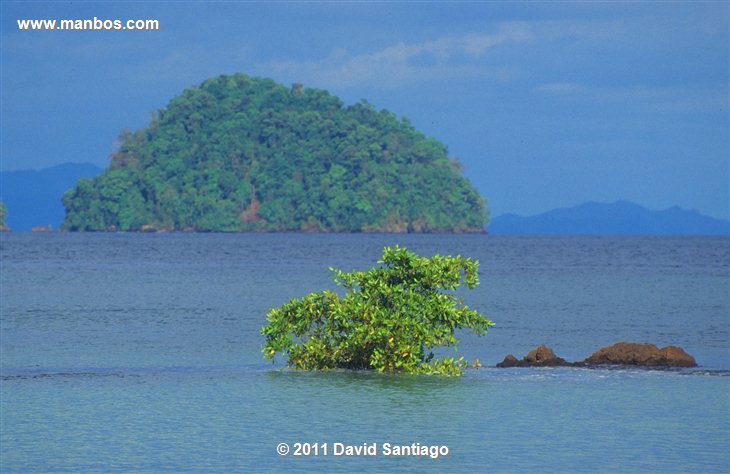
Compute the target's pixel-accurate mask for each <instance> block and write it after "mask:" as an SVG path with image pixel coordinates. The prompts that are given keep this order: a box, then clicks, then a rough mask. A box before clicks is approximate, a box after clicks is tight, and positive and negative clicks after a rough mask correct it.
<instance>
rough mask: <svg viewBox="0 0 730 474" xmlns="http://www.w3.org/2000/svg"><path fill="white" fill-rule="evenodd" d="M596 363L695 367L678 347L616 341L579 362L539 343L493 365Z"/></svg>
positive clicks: (568, 365)
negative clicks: (528, 351) (522, 355)
mask: <svg viewBox="0 0 730 474" xmlns="http://www.w3.org/2000/svg"><path fill="white" fill-rule="evenodd" d="M599 365H630V366H641V367H697V362H696V361H695V359H694V357H692V356H691V355H689V354H687V353H686V352H685V351H684V350H683V349H682V348H681V347H676V346H667V347H664V348H662V349H659V348H658V347H657V346H655V345H654V344H639V343H629V342H619V343H617V344H614V345H612V346H609V347H604V348H602V349H599V350H598V351H596V352H594V353H593V354H592V355H591V356H590V357H588V358H587V359H585V360H583V361H582V362H567V361H566V360H565V359H562V358H560V357H558V356H556V355H555V353H554V352H553V350H552V349H550V348H549V347H546V346H539V347H537V348H536V349H534V350H532V351H530V353H529V354H527V355H526V356H525V357H524V358H522V360H519V359H517V358H516V357H515V356H513V355H512V354H509V355H508V356H507V357H505V358H504V360H503V361H502V362H500V363H499V364H497V367H502V368H504V367H593V366H599Z"/></svg>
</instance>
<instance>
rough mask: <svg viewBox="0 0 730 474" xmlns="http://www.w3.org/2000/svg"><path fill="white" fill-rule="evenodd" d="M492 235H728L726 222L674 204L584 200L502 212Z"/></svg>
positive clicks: (496, 220) (493, 224) (495, 219)
mask: <svg viewBox="0 0 730 474" xmlns="http://www.w3.org/2000/svg"><path fill="white" fill-rule="evenodd" d="M489 233H491V234H495V235H515V234H524V235H730V221H728V220H722V219H715V218H712V217H708V216H705V215H703V214H700V213H699V212H698V211H696V210H687V209H682V208H680V207H678V206H674V207H671V208H669V209H666V210H663V211H652V210H650V209H647V208H645V207H642V206H640V205H638V204H635V203H632V202H628V201H616V202H613V203H598V202H592V201H591V202H586V203H583V204H580V205H577V206H574V207H569V208H561V209H555V210H552V211H548V212H545V213H542V214H538V215H534V216H527V217H523V216H518V215H515V214H504V215H501V216H499V217H496V218H494V219H493V220H492V223H491V225H490V226H489Z"/></svg>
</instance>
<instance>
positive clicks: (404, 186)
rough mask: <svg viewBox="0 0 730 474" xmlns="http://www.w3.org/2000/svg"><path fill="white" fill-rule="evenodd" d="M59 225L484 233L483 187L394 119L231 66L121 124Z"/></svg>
mask: <svg viewBox="0 0 730 474" xmlns="http://www.w3.org/2000/svg"><path fill="white" fill-rule="evenodd" d="M63 202H64V205H65V206H66V210H67V213H66V219H65V220H64V222H63V228H64V229H66V230H70V231H118V230H121V231H156V230H157V231H161V230H165V231H167V230H173V231H174V230H177V231H198V232H248V231H267V232H272V231H317V232H483V231H484V228H485V225H486V224H487V222H488V219H489V217H488V211H487V209H486V206H485V202H484V199H482V197H481V196H480V195H479V194H478V192H477V191H476V189H474V187H473V186H472V185H471V183H470V182H469V181H468V180H467V179H466V178H465V177H463V176H461V165H460V163H459V162H458V161H457V160H456V159H455V158H452V157H449V155H448V151H447V148H446V145H444V144H443V143H440V142H439V141H437V140H435V139H433V138H430V137H427V136H426V135H424V134H423V133H421V132H419V131H417V130H416V129H414V128H413V127H412V126H411V124H410V123H409V122H408V121H407V120H406V119H399V118H398V117H397V116H396V115H395V114H393V113H391V112H388V111H386V110H380V111H378V110H375V109H374V108H373V107H372V106H371V105H370V104H368V103H367V102H365V101H362V102H359V103H357V104H355V105H352V106H345V105H344V104H343V102H342V101H341V100H340V99H338V98H337V97H334V96H332V95H330V94H329V93H327V92H326V91H323V90H318V89H310V88H305V87H303V86H302V85H301V84H295V85H294V86H292V87H284V86H282V85H280V84H277V83H275V82H274V81H272V80H271V79H260V78H254V77H249V76H246V75H244V74H234V75H232V76H220V77H216V78H212V79H209V80H207V81H205V82H203V83H202V84H200V86H197V87H192V88H190V89H187V90H185V91H183V92H182V94H180V95H179V96H178V97H175V98H173V99H172V100H171V101H170V103H169V105H168V106H167V108H165V109H163V110H160V111H159V113H158V114H157V115H156V116H155V118H154V119H153V120H152V123H150V125H149V127H147V128H145V129H141V130H138V131H136V132H134V133H131V132H123V133H122V136H121V137H120V146H119V149H118V151H116V152H115V153H113V154H112V161H111V164H110V167H109V169H107V170H105V171H104V173H103V174H101V175H100V176H98V177H97V178H94V179H91V180H82V181H80V182H79V183H78V185H77V186H76V187H75V188H74V189H73V190H72V191H69V192H68V193H67V194H66V195H64V198H63Z"/></svg>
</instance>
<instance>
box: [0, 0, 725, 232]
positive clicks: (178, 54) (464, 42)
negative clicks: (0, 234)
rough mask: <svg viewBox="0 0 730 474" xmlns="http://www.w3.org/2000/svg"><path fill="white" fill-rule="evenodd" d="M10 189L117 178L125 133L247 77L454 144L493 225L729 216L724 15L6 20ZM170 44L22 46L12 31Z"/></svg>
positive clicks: (570, 9) (232, 11) (318, 13)
mask: <svg viewBox="0 0 730 474" xmlns="http://www.w3.org/2000/svg"><path fill="white" fill-rule="evenodd" d="M0 5H2V6H1V8H2V12H1V16H2V28H1V29H2V31H1V32H0V35H2V36H1V39H2V45H1V48H2V49H1V52H2V71H1V73H0V74H1V76H0V78H1V84H2V90H1V92H0V94H1V99H2V105H1V112H2V142H1V150H0V153H1V154H0V159H1V162H0V165H1V167H2V169H3V170H5V171H9V170H18V169H33V168H35V169H38V168H44V167H48V166H52V165H54V164H57V163H63V162H70V161H72V162H90V163H94V164H97V165H100V166H106V164H107V163H108V156H109V154H110V153H111V152H112V151H113V150H114V147H115V142H116V138H117V136H118V135H119V132H120V130H121V129H123V128H128V129H132V130H134V129H138V128H141V127H144V126H145V125H146V124H147V123H148V121H149V119H150V116H151V113H152V112H153V111H155V110H157V109H160V108H163V107H164V106H165V105H166V104H167V103H168V102H169V100H170V99H171V98H172V97H174V96H175V95H177V94H179V93H180V92H181V91H182V90H183V89H185V88H187V87H190V86H192V85H194V84H198V83H200V82H202V81H203V80H205V79H206V78H208V77H212V76H217V75H220V74H231V73H234V72H244V73H247V74H250V75H255V76H262V77H271V78H273V79H274V80H276V81H278V82H281V83H283V84H286V85H290V84H292V83H295V82H300V83H303V84H304V85H305V86H307V87H317V88H323V89H326V90H328V91H329V92H330V93H332V94H334V95H337V96H339V97H341V98H342V99H343V100H344V101H345V102H346V103H354V102H356V101H358V100H360V99H362V98H364V99H366V100H367V101H368V102H370V103H371V104H373V105H374V106H375V107H376V108H386V109H388V110H390V111H392V112H394V113H396V114H397V115H403V116H406V117H408V118H409V119H410V121H411V123H412V124H413V125H414V126H415V127H416V128H417V129H419V130H421V131H423V132H425V133H427V134H428V135H431V136H433V137H435V138H437V139H439V140H440V141H442V142H444V143H446V144H447V145H448V147H449V151H450V153H451V154H452V155H453V156H457V157H458V158H459V159H460V160H461V161H462V163H463V164H464V165H465V171H464V174H465V175H466V176H467V177H468V178H469V179H470V180H471V181H472V183H473V184H474V185H475V186H476V187H477V189H478V190H479V191H480V193H481V194H482V195H483V196H485V197H486V198H487V199H488V200H489V203H490V207H491V208H492V212H493V214H494V215H500V214H503V213H507V212H514V213H518V214H535V213H539V212H542V211H546V210H549V209H552V208H555V207H566V206H571V205H574V204H578V203H581V202H583V201H587V200H595V201H602V202H610V201H615V200H619V199H626V200H631V201H634V202H637V203H639V204H642V205H644V206H646V207H649V208H651V209H664V208H667V207H670V206H673V205H679V206H682V207H685V208H693V209H697V210H699V211H701V212H703V213H705V214H708V215H711V216H713V217H720V218H728V217H730V190H729V187H730V158H729V157H728V152H729V149H730V144H729V138H728V135H729V133H730V132H729V129H730V123H729V104H730V95H729V91H728V71H729V70H730V67H729V64H728V55H729V52H728V48H729V45H730V38H729V33H728V30H729V26H728V21H729V20H728V19H729V17H730V15H729V11H728V3H727V2H705V3H702V2H692V3H689V2H687V3H684V2H666V3H658V2H652V3H649V2H646V3H642V2H627V3H619V2H611V3H601V2H587V3H581V2H566V3H560V2H551V3H546V2H545V3H543V2H531V3H516V2H509V3H502V2H463V3H460V2H451V3H439V2H429V3H419V2H339V3H316V2H315V3H313V2H306V3H305V2H282V3H273V4H272V3H270V2H268V3H266V2H207V3H191V2H174V1H172V2H124V3H122V2H118V3H115V2H103V3H102V2H98V3H97V2H53V3H52V2H12V1H10V2H8V1H4V2H2V3H0ZM94 17H97V18H100V19H122V20H127V19H148V18H149V19H157V20H159V21H160V24H161V30H160V31H149V32H131V31H122V32H98V31H87V32H78V31H47V32H40V31H19V29H18V26H17V20H18V19H44V18H47V19H59V20H60V19H86V18H94Z"/></svg>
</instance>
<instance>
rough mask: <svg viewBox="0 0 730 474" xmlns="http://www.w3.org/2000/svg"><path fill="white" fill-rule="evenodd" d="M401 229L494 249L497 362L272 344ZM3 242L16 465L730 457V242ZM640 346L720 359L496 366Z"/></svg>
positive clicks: (163, 467) (5, 341) (461, 463)
mask: <svg viewBox="0 0 730 474" xmlns="http://www.w3.org/2000/svg"><path fill="white" fill-rule="evenodd" d="M395 244H399V245H401V246H405V247H408V248H409V250H412V251H414V252H416V253H418V254H420V255H426V256H430V255H433V254H436V253H439V254H442V255H444V254H452V255H455V254H461V255H464V256H469V257H473V258H476V259H479V260H480V262H481V267H480V280H481V285H480V286H479V287H478V288H476V289H475V290H472V291H468V292H465V294H464V297H465V299H466V302H467V303H468V304H469V305H470V306H471V307H473V308H475V309H478V310H479V311H481V312H482V313H484V314H486V315H487V316H488V317H490V318H491V319H492V320H494V321H495V322H496V326H495V327H493V328H492V329H490V331H489V333H488V334H487V335H486V336H484V337H482V338H476V337H474V336H472V335H470V334H462V344H461V346H460V348H459V353H460V354H463V355H465V356H466V357H467V358H468V359H470V360H473V359H474V358H478V359H479V360H480V361H482V363H484V364H485V366H486V367H485V368H484V369H481V370H470V371H469V372H468V373H467V374H466V375H465V376H464V377H460V378H443V377H429V376H407V375H383V374H375V373H369V372H347V371H333V372H312V373H304V372H297V371H290V370H283V369H282V365H281V364H280V363H279V364H271V363H268V362H266V361H265V360H264V359H263V357H262V356H261V353H260V348H261V345H262V343H263V340H262V338H261V337H260V336H259V331H260V328H261V327H262V326H263V325H264V324H265V316H266V313H267V311H268V309H270V308H272V307H276V306H280V305H281V304H283V303H285V302H286V301H288V300H289V299H290V298H293V297H301V296H304V295H306V294H307V293H309V292H312V291H320V290H322V289H325V288H330V289H334V288H335V286H334V283H332V281H331V278H330V274H329V271H328V270H327V268H328V267H329V266H334V267H338V268H342V269H343V270H353V269H366V268H369V267H371V266H372V265H373V264H374V263H375V261H377V260H378V259H379V258H380V256H381V254H382V249H383V247H384V246H386V245H395ZM0 258H1V264H2V267H1V271H0V278H1V279H0V297H1V299H2V301H0V317H1V320H0V360H1V364H0V472H3V473H13V472H22V473H25V472H88V471H92V472H125V471H133V472H170V471H174V472H306V471H315V470H318V471H325V472H361V471H370V470H376V471H386V472H465V471H476V472H489V471H503V472H504V471H517V472H537V471H539V472H659V471H662V472H728V471H730V239H727V238H659V237H654V238H641V237H497V236H486V235H311V234H306V235H300V234H254V235H252V234H244V235H219V234H58V233H55V234H6V235H2V237H1V240H0ZM619 341H630V342H651V343H655V344H657V345H659V346H660V347H662V346H664V345H668V344H673V345H679V346H682V347H683V348H685V349H686V350H687V351H688V352H689V353H690V354H692V355H693V356H694V357H695V358H696V359H697V362H698V364H699V365H700V367H699V368H697V369H682V370H641V369H619V368H604V369H575V368H556V369H496V368H494V367H493V366H494V364H496V363H497V362H499V361H501V360H502V358H503V357H504V356H505V355H506V354H507V353H513V354H515V355H516V356H517V357H522V356H524V355H525V354H526V353H527V352H528V351H529V350H531V349H532V348H534V347H535V346H537V345H539V344H547V345H548V346H550V347H552V348H553V349H554V350H555V352H556V353H557V355H559V356H561V357H564V358H566V359H568V360H582V359H583V358H585V357H587V356H588V355H590V354H591V353H592V352H593V351H595V350H597V349H598V348H600V347H603V346H607V345H610V344H613V343H615V342H619ZM452 353H453V352H452V351H451V350H448V351H446V354H448V355H450V354H452ZM280 443H287V445H288V446H289V448H290V451H289V453H288V454H287V455H280V454H278V453H277V447H278V446H279V445H280ZM297 443H300V445H301V446H302V451H304V452H309V453H310V455H309V456H295V455H294V451H295V449H296V448H297ZM386 443H389V444H390V445H391V446H402V445H408V446H410V445H412V444H414V443H418V445H419V446H424V447H425V448H424V449H426V450H427V451H428V450H430V451H429V453H432V454H435V456H433V455H426V456H414V455H410V456H395V455H392V452H391V455H387V450H386ZM315 444H316V445H317V448H316V453H317V455H315V454H314V453H315V448H314V445H315ZM346 445H349V446H355V447H363V445H365V447H367V448H368V450H369V452H370V453H372V452H373V448H376V449H377V456H373V455H368V456H366V455H360V456H345V455H336V452H335V451H336V449H339V447H342V446H346ZM280 449H284V448H283V447H281V448H280ZM325 449H326V453H325V451H324V450H325ZM439 449H440V451H439ZM445 451H448V454H445Z"/></svg>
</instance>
